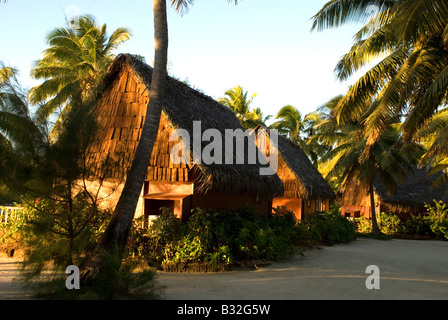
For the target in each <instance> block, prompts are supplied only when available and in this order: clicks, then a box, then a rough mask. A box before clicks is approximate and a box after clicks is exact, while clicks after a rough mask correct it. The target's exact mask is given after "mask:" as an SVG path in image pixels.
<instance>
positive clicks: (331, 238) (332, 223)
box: [302, 212, 356, 244]
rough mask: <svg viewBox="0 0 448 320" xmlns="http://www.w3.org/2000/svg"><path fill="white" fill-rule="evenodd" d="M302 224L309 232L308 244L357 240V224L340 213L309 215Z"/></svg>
mask: <svg viewBox="0 0 448 320" xmlns="http://www.w3.org/2000/svg"><path fill="white" fill-rule="evenodd" d="M302 224H303V226H304V227H305V229H306V231H307V238H308V242H310V241H311V242H314V243H321V242H323V243H328V244H334V243H348V242H351V241H353V240H355V239H356V227H355V224H354V223H353V222H351V221H350V220H348V219H346V218H344V217H343V216H342V215H341V214H340V213H338V212H317V213H315V214H309V215H307V216H306V217H305V219H304V220H303V222H302Z"/></svg>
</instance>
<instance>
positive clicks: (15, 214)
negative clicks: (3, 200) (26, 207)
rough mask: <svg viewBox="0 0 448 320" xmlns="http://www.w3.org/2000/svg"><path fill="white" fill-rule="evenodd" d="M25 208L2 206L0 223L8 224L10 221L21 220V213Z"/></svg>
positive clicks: (0, 207) (0, 208)
mask: <svg viewBox="0 0 448 320" xmlns="http://www.w3.org/2000/svg"><path fill="white" fill-rule="evenodd" d="M22 209H23V208H20V207H16V206H0V223H4V224H6V223H8V221H12V220H16V219H19V218H20V212H21V211H22Z"/></svg>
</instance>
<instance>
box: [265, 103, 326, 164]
mask: <svg viewBox="0 0 448 320" xmlns="http://www.w3.org/2000/svg"><path fill="white" fill-rule="evenodd" d="M275 118H276V119H279V120H278V121H277V122H275V123H273V124H272V125H271V127H272V128H274V129H276V130H277V131H278V133H279V134H281V135H283V136H285V137H288V138H289V139H291V141H292V142H294V143H296V144H298V145H299V146H300V148H301V149H302V150H303V151H304V152H305V153H306V154H307V155H308V157H310V159H311V161H312V162H313V164H314V165H316V166H317V163H318V159H319V155H320V154H321V152H322V151H323V149H322V148H321V145H320V144H318V143H317V140H316V139H314V137H315V135H316V132H315V127H316V126H317V125H318V123H319V122H320V115H319V114H318V113H316V112H310V113H308V114H306V115H305V117H303V116H302V114H301V112H300V111H299V110H298V109H297V108H296V107H294V106H292V105H286V106H284V107H282V108H281V109H280V111H279V112H278V113H277V115H276V116H275Z"/></svg>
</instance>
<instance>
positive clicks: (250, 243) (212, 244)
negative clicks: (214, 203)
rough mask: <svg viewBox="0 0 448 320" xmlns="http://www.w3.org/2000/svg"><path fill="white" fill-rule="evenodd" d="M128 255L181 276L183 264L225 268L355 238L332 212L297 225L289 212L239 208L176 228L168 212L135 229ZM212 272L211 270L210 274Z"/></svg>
mask: <svg viewBox="0 0 448 320" xmlns="http://www.w3.org/2000/svg"><path fill="white" fill-rule="evenodd" d="M134 233H135V235H134V238H135V239H140V240H139V241H134V247H133V252H137V253H138V255H139V256H140V257H141V258H143V259H145V260H147V261H148V262H150V263H151V264H153V265H154V264H156V265H159V266H162V267H163V268H164V269H169V270H175V271H182V270H184V269H185V265H188V264H190V265H193V266H194V270H205V269H204V268H203V269H200V268H197V265H198V264H201V263H202V264H204V265H208V266H211V267H218V268H220V267H222V266H229V265H231V264H233V263H236V262H245V261H250V260H254V259H256V260H273V261H278V260H282V259H285V258H286V257H287V256H288V255H289V254H292V253H300V250H299V248H300V246H302V245H304V244H311V243H319V242H322V241H324V242H326V243H336V242H349V241H352V240H354V239H355V237H356V234H355V232H354V226H353V223H351V222H349V221H348V220H347V219H345V218H344V217H342V216H341V215H340V214H338V213H336V212H335V213H319V214H315V215H314V214H312V215H309V218H308V220H307V221H306V222H302V223H299V222H298V221H297V219H296V217H295V215H294V213H292V212H291V211H288V210H286V209H285V208H276V209H274V212H273V213H272V214H270V215H264V214H261V213H259V212H257V211H256V210H255V209H254V208H252V207H249V206H244V207H242V208H240V209H239V210H231V211H225V210H210V209H208V210H205V209H200V208H197V209H194V210H193V214H192V216H191V217H190V220H189V221H188V222H187V223H186V224H184V225H181V223H180V222H179V220H178V219H177V218H176V217H175V216H174V215H173V213H171V212H170V211H167V210H163V213H162V214H161V215H160V216H159V217H158V218H157V219H156V220H155V221H154V223H153V224H152V226H151V227H150V229H149V230H143V229H139V228H137V229H136V230H135V231H134ZM210 270H212V269H210Z"/></svg>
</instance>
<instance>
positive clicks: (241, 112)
mask: <svg viewBox="0 0 448 320" xmlns="http://www.w3.org/2000/svg"><path fill="white" fill-rule="evenodd" d="M224 95H225V96H224V97H222V98H219V99H218V102H219V103H221V104H223V105H225V106H227V107H229V108H230V109H231V110H232V111H233V112H234V113H235V115H236V116H237V118H238V119H239V120H244V118H245V117H246V115H247V114H248V113H249V112H250V111H251V109H250V105H251V104H252V102H253V101H254V99H255V97H256V96H257V94H256V93H254V94H253V95H252V96H250V98H248V92H247V91H244V89H243V87H242V86H236V87H234V88H232V89H229V90H227V91H226V92H225V94H224Z"/></svg>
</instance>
